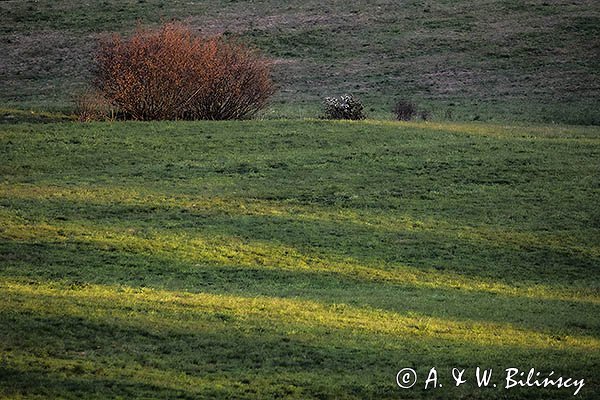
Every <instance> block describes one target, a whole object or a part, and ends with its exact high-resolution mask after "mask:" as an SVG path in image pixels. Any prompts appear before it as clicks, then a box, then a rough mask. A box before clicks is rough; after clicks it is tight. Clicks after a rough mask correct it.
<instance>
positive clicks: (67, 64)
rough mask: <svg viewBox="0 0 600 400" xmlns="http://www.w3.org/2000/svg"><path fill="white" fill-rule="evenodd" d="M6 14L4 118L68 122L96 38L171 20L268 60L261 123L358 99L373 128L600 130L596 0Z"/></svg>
mask: <svg viewBox="0 0 600 400" xmlns="http://www.w3.org/2000/svg"><path fill="white" fill-rule="evenodd" d="M474 4H476V5H474ZM0 13H1V14H2V15H3V18H2V19H1V21H0V35H1V36H0V54H3V55H2V57H1V58H0V103H1V104H4V106H5V107H17V108H28V107H32V108H35V109H46V110H64V109H68V108H69V107H70V104H69V101H70V94H71V93H73V92H75V91H77V90H78V89H79V88H81V86H82V85H83V83H84V82H85V81H86V79H87V72H86V71H87V69H88V68H89V52H90V49H91V47H92V45H93V42H94V39H95V38H97V36H98V35H99V34H101V33H103V32H111V31H119V32H127V31H130V30H131V29H133V27H134V26H135V23H136V21H142V22H143V23H146V24H156V23H159V22H160V21H161V20H169V19H171V18H177V19H183V20H185V21H188V22H189V23H190V24H192V25H193V26H194V27H197V28H198V29H199V30H200V31H201V32H203V33H208V34H214V33H224V34H232V35H235V36H241V37H242V38H243V39H244V40H247V41H249V42H250V43H253V44H255V45H256V46H258V47H260V48H261V49H263V50H264V51H265V52H266V53H267V54H268V55H270V56H271V57H273V58H274V59H275V60H276V71H275V77H276V80H277V82H278V84H279V88H280V89H279V93H278V95H277V96H276V98H275V100H274V102H273V105H272V108H271V110H270V111H269V112H267V114H266V115H267V116H268V117H276V116H316V114H317V112H318V108H319V102H320V100H321V99H322V98H323V97H324V96H327V95H335V94H342V93H344V92H353V93H355V94H357V95H359V96H360V97H361V98H363V100H364V101H365V102H366V103H367V109H368V110H369V111H370V113H371V116H374V117H389V109H390V106H391V105H392V104H393V102H394V99H398V98H408V99H413V100H415V101H417V102H418V103H419V104H420V105H421V107H422V108H425V109H428V110H429V111H431V112H432V113H433V115H434V117H435V118H438V119H450V120H451V119H461V120H462V119H516V120H529V121H561V122H569V123H578V124H598V123H600V116H599V115H598V112H597V109H598V108H600V85H599V83H598V82H600V63H598V62H597V60H598V59H599V58H600V3H598V2H597V1H593V0H582V1H576V2H574V1H563V0H528V1H517V0H487V1H480V2H476V3H474V2H472V1H466V0H452V1H423V0H419V1H413V0H410V1H402V2H398V1H395V0H379V1H368V2H367V1H358V2H347V1H325V2H323V1H312V0H310V1H301V2H287V1H274V0H272V1H214V2H213V1H211V2H208V1H189V0H185V1H183V0H174V1H164V0H145V1H138V0H128V1H116V0H105V1H102V2H96V1H92V2H81V1H74V0H58V1H55V0H40V1H2V2H0Z"/></svg>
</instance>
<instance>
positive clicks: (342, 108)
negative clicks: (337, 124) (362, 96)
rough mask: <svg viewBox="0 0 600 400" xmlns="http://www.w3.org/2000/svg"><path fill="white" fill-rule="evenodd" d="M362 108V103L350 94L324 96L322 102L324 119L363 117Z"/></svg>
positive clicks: (355, 118) (356, 118)
mask: <svg viewBox="0 0 600 400" xmlns="http://www.w3.org/2000/svg"><path fill="white" fill-rule="evenodd" d="M363 110H364V107H363V105H362V103H361V102H360V101H359V100H358V99H357V98H355V97H354V96H352V95H351V94H345V95H343V96H340V97H326V98H325V101H324V102H323V118H324V119H354V120H358V119H365V114H364V112H363Z"/></svg>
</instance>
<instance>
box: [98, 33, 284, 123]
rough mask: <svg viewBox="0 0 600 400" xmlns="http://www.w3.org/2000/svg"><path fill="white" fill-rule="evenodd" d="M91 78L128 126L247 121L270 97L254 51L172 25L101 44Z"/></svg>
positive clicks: (265, 67)
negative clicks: (181, 121) (129, 122)
mask: <svg viewBox="0 0 600 400" xmlns="http://www.w3.org/2000/svg"><path fill="white" fill-rule="evenodd" d="M94 72H95V81H94V85H95V87H96V89H97V90H98V93H99V95H101V96H102V98H104V99H106V100H107V101H108V102H109V103H110V104H111V105H112V106H114V107H115V108H116V109H117V110H118V114H119V116H121V117H123V118H127V119H136V120H177V119H189V120H194V119H210V120H222V119H244V118H249V117H251V116H252V115H254V114H255V113H256V112H257V111H259V110H260V109H262V108H263V107H264V106H265V105H266V103H267V99H268V98H269V97H270V96H271V95H272V94H273V92H274V89H273V83H272V81H271V79H270V63H269V62H268V61H267V60H266V59H264V58H262V57H261V56H260V55H259V54H258V53H257V52H256V51H255V50H253V49H250V48H248V47H246V46H244V45H242V44H238V43H234V42H231V41H226V40H224V39H223V38H221V37H211V38H205V37H199V36H196V35H195V34H194V33H193V32H192V30H191V29H190V28H188V27H186V26H184V25H181V24H177V23H169V24H166V25H164V26H162V27H161V28H159V29H141V28H140V29H138V30H137V31H136V33H135V34H134V35H133V36H132V37H131V38H129V39H123V38H121V37H120V36H119V35H114V36H112V37H110V38H107V39H105V40H103V41H102V42H101V43H100V46H99V48H98V50H97V53H96V69H95V71H94Z"/></svg>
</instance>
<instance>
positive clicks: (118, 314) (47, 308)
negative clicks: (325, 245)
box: [0, 281, 600, 351]
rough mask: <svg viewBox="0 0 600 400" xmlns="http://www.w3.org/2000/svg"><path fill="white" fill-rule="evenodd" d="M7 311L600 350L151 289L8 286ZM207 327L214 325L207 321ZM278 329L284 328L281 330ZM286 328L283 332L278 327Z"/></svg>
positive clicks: (180, 326)
mask: <svg viewBox="0 0 600 400" xmlns="http://www.w3.org/2000/svg"><path fill="white" fill-rule="evenodd" d="M1 287H2V293H3V297H4V298H3V300H2V305H1V306H0V309H1V310H12V311H13V312H15V311H17V312H27V313H34V314H37V315H55V316H61V315H68V316H71V317H80V318H91V319H95V318H99V319H105V318H111V319H116V320H119V321H121V322H124V323H128V324H136V325H137V326H156V327H158V328H157V329H158V330H159V331H161V330H166V331H174V332H181V331H187V332H193V331H196V330H202V329H206V328H207V322H208V321H210V320H211V319H213V318H215V317H217V318H221V319H223V320H228V319H230V320H232V321H237V323H238V324H250V325H252V326H269V327H271V328H268V329H273V328H276V327H278V326H287V328H286V329H300V330H310V329H312V328H319V329H334V330H339V331H341V332H348V333H358V334H373V335H384V336H389V337H390V339H389V340H390V341H391V343H393V342H394V340H393V339H391V338H393V337H396V338H400V340H404V339H410V338H414V337H422V336H423V337H427V338H432V339H436V340H437V339H439V340H449V341H457V342H460V343H472V344H478V345H490V346H513V347H515V346H516V347H525V348H528V347H531V348H558V349H568V348H572V349H587V350H590V351H596V350H598V349H600V340H598V339H596V338H593V337H577V336H562V337H556V336H553V335H552V334H547V333H542V332H535V331H531V330H525V329H517V328H514V327H512V326H510V325H507V324H497V323H481V322H465V321H462V322H458V321H451V320H443V319H439V318H432V317H427V316H422V315H414V314H413V313H411V314H410V315H401V314H398V313H394V312H389V311H382V310H376V309H365V308H357V307H353V306H348V305H344V304H339V305H335V304H334V305H323V304H320V303H318V302H314V301H305V300H300V299H281V298H269V297H254V298H251V297H240V296H230V295H214V294H205V293H196V294H191V293H185V292H168V291H158V290H153V289H148V288H143V289H138V288H131V287H107V286H99V285H84V286H83V287H80V288H77V287H75V288H68V287H67V288H65V287H61V286H60V285H56V284H52V283H47V284H34V285H28V284H22V283H16V282H10V281H4V282H2V286H1ZM207 320H208V321H207ZM276 329H278V328H276ZM279 329H280V328H279Z"/></svg>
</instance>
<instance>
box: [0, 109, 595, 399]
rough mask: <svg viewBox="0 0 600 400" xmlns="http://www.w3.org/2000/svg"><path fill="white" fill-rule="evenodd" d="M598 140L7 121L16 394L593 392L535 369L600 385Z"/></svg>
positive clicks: (0, 246) (0, 247)
mask: <svg viewBox="0 0 600 400" xmlns="http://www.w3.org/2000/svg"><path fill="white" fill-rule="evenodd" d="M599 156H600V131H599V130H598V129H597V128H594V127H575V126H567V125H522V124H521V125H511V124H504V125H501V124H484V123H472V122H471V123H455V122H439V123H423V122H410V123H396V122H385V121H374V120H367V121H363V122H335V121H319V120H270V121H244V122H161V123H135V122H115V123H89V124H78V123H69V122H67V123H55V124H40V123H17V124H3V125H1V127H0V159H1V160H2V163H0V177H1V178H0V326H1V327H2V328H1V329H0V397H2V398H14V399H42V398H67V399H69V398H70V399H76V398H83V399H96V398H98V399H100V398H102V399H104V398H163V399H174V398H186V399H200V398H206V399H218V398H222V399H232V398H239V399H242V398H244V399H267V398H291V399H369V398H371V399H388V398H389V399H399V398H414V399H420V398H448V399H450V398H464V399H471V398H490V399H505V398H530V399H548V398H557V399H558V398H572V397H573V392H574V389H573V388H556V387H550V388H546V389H544V388H537V387H535V388H512V389H505V388H504V375H505V373H504V370H505V369H507V368H512V367H514V368H519V369H521V370H523V371H526V372H527V371H529V369H530V368H536V371H541V373H542V377H545V376H547V375H548V374H549V373H550V371H555V376H559V375H561V376H564V377H571V378H577V379H582V378H583V379H585V385H584V386H583V388H582V389H581V391H580V392H579V393H578V395H577V397H576V398H584V399H591V398H597V396H598V392H599V391H600V376H599V374H598V372H599V370H600V291H599V290H600V271H599V270H598V267H599V265H600V240H599V238H600V209H599V208H598V203H599V200H600V196H599V195H600V186H599V182H600V157H599ZM478 366H479V367H481V368H484V369H493V378H492V382H493V383H497V387H496V388H494V387H487V388H478V387H477V384H476V381H475V375H474V374H475V372H474V371H475V368H476V367H478ZM405 367H410V368H414V369H415V370H416V372H417V374H418V382H417V384H416V385H415V386H414V387H413V388H411V389H406V390H403V389H401V388H399V387H398V385H397V384H396V374H397V372H398V371H399V370H400V369H402V368H405ZM432 367H436V369H437V371H438V374H439V383H441V384H442V385H443V387H442V388H437V389H432V388H429V389H427V390H425V389H424V382H425V378H426V377H427V374H428V372H429V370H430V368H432ZM455 367H456V368H464V369H466V373H465V377H466V378H467V379H468V380H467V382H466V383H465V384H463V385H461V386H459V387H455V385H454V381H453V379H452V375H451V370H452V368H455Z"/></svg>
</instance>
